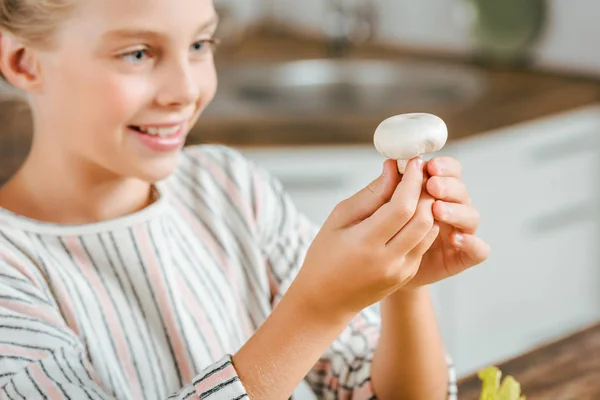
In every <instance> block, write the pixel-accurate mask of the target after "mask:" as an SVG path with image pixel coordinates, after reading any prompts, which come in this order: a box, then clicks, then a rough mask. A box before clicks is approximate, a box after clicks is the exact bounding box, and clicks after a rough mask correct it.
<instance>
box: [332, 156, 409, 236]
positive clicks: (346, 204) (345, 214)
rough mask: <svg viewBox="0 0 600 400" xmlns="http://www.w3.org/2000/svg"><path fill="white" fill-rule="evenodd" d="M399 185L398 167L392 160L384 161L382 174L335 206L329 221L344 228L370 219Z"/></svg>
mask: <svg viewBox="0 0 600 400" xmlns="http://www.w3.org/2000/svg"><path fill="white" fill-rule="evenodd" d="M398 183H400V174H399V173H398V166H397V163H396V161H394V160H386V161H385V162H384V164H383V172H382V173H381V175H380V176H378V177H377V179H375V180H373V181H372V182H370V183H369V184H368V185H367V186H366V187H364V188H363V189H361V190H360V191H359V192H357V193H356V194H354V195H353V196H351V197H349V198H347V199H345V200H344V201H342V202H341V203H339V204H338V205H337V207H336V208H335V209H334V210H333V212H332V213H331V216H330V219H331V220H332V223H333V224H334V225H335V226H337V227H346V226H350V225H353V224H356V223H359V222H361V221H362V220H364V219H366V218H368V217H370V216H371V215H372V214H373V213H374V212H375V211H377V210H378V209H379V207H381V206H382V205H384V204H385V203H387V202H388V201H389V200H390V199H391V198H392V194H393V193H394V190H395V189H396V186H398Z"/></svg>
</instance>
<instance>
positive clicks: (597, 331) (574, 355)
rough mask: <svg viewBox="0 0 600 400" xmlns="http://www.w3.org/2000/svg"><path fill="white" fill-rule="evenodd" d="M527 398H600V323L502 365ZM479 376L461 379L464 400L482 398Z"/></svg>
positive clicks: (542, 399) (460, 384)
mask: <svg viewBox="0 0 600 400" xmlns="http://www.w3.org/2000/svg"><path fill="white" fill-rule="evenodd" d="M498 367H499V368H500V369H501V370H502V373H503V376H505V375H512V376H513V377H514V378H515V379H516V380H517V381H519V383H520V384H521V389H522V392H523V394H524V395H525V396H526V397H527V400H570V399H573V400H592V399H600V379H599V378H600V323H599V324H596V325H593V326H591V327H589V328H587V329H584V330H581V331H579V332H577V333H574V334H572V335H569V336H568V337H565V338H563V339H560V340H557V341H555V342H553V343H550V344H548V345H545V346H542V347H540V348H537V349H534V350H532V351H531V352H528V353H526V354H523V355H521V356H519V357H517V358H514V359H512V360H509V361H506V362H504V363H502V364H499V365H498ZM480 392H481V382H480V380H479V378H478V377H477V376H476V375H472V376H468V377H465V378H463V379H461V380H460V381H459V393H460V396H459V397H460V399H461V400H478V399H479V393H480Z"/></svg>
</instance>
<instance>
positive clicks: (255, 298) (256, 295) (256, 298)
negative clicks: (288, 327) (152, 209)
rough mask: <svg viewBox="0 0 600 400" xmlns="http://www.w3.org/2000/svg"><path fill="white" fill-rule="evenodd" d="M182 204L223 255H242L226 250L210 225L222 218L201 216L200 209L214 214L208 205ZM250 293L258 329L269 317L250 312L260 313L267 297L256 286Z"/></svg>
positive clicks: (244, 270)
mask: <svg viewBox="0 0 600 400" xmlns="http://www.w3.org/2000/svg"><path fill="white" fill-rule="evenodd" d="M175 190H176V191H177V189H175ZM180 202H181V204H182V205H183V206H185V207H186V208H187V209H188V211H189V212H190V213H191V214H193V215H194V216H195V217H196V219H197V221H198V223H199V224H200V225H202V226H203V227H204V228H205V229H206V231H207V232H208V233H209V234H210V235H211V236H212V237H213V239H214V241H215V242H216V243H217V244H218V245H219V247H220V248H221V249H222V251H223V253H225V254H227V255H228V257H229V259H232V258H231V255H232V254H236V255H239V254H240V252H239V251H237V250H236V249H227V248H225V247H224V245H223V243H222V242H221V241H220V240H219V239H217V234H216V233H215V231H214V227H213V226H211V225H210V224H211V222H209V221H208V220H212V221H213V222H212V224H216V223H217V221H221V218H220V217H217V216H215V215H212V216H211V217H209V218H207V219H206V220H205V219H204V217H202V216H201V215H200V214H199V211H198V209H202V210H203V211H204V212H210V213H212V210H211V209H210V208H209V207H208V205H207V204H204V205H200V206H198V207H194V206H193V205H190V204H186V203H185V202H184V201H182V200H180ZM224 223H225V222H223V224H224ZM228 229H230V228H228ZM236 262H238V263H240V264H244V262H241V261H239V260H236ZM247 264H248V262H247V261H246V262H245V264H244V265H247ZM240 269H241V271H242V272H243V274H244V281H245V282H250V280H249V277H248V272H247V268H240ZM250 293H251V295H252V296H251V298H250V302H251V304H249V307H248V310H249V313H248V315H249V317H250V320H251V321H252V324H253V325H254V326H255V327H257V326H259V325H260V324H261V323H262V321H263V320H264V318H265V317H266V316H267V315H265V313H262V312H261V314H260V316H258V317H257V316H254V315H252V313H251V312H250V310H256V311H257V312H260V311H261V309H262V306H261V305H262V301H261V300H262V299H263V297H265V296H264V295H263V294H262V291H257V289H256V287H255V285H250ZM265 300H267V299H266V298H265Z"/></svg>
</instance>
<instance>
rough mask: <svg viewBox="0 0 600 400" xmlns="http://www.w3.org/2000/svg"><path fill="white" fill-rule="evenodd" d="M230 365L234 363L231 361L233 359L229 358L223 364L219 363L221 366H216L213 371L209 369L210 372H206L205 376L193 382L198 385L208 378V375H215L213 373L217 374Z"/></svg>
mask: <svg viewBox="0 0 600 400" xmlns="http://www.w3.org/2000/svg"><path fill="white" fill-rule="evenodd" d="M230 365H233V364H232V363H231V361H230V360H228V361H225V362H224V363H223V364H221V365H219V366H218V367H216V368H215V369H212V370H211V371H209V372H207V373H206V374H204V376H203V377H201V378H198V379H196V380H195V381H194V382H193V385H194V386H197V385H198V384H200V383H202V381H204V380H206V378H208V377H210V376H213V375H214V374H216V373H217V372H219V371H222V370H224V369H225V368H227V367H229V366H230Z"/></svg>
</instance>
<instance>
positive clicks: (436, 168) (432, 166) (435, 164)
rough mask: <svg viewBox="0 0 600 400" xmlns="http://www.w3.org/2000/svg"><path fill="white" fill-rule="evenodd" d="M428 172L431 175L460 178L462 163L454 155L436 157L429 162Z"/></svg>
mask: <svg viewBox="0 0 600 400" xmlns="http://www.w3.org/2000/svg"><path fill="white" fill-rule="evenodd" d="M427 173H428V174H429V175H431V176H443V177H454V178H460V177H461V176H462V165H461V164H460V162H459V161H458V160H457V159H455V158H453V157H446V156H443V157H435V158H432V159H431V160H429V161H428V162H427Z"/></svg>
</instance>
